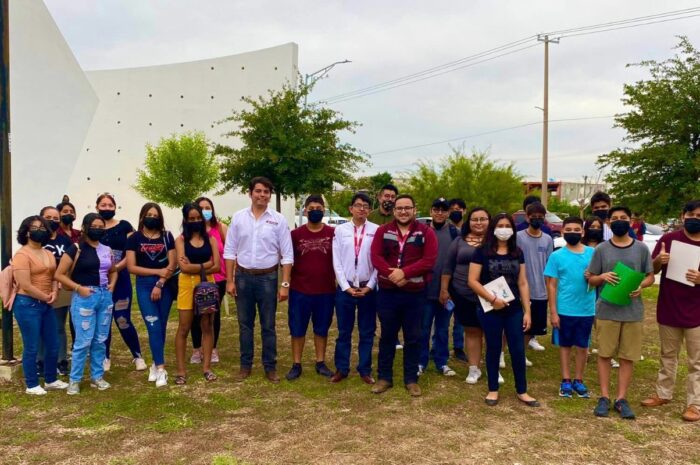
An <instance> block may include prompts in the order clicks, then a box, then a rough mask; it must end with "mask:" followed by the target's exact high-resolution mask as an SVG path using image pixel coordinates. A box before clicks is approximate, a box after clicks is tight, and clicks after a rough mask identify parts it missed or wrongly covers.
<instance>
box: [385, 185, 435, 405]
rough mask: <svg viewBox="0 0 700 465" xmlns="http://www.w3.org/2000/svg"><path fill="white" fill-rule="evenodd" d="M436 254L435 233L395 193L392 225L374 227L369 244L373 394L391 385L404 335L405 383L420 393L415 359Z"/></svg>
mask: <svg viewBox="0 0 700 465" xmlns="http://www.w3.org/2000/svg"><path fill="white" fill-rule="evenodd" d="M437 255H438V244H437V237H436V236H435V232H434V231H433V230H432V229H431V228H430V227H429V226H427V225H425V224H422V223H419V222H417V221H416V203H415V201H414V200H413V197H411V196H410V195H406V194H403V195H399V196H398V197H396V204H395V205H394V221H392V222H390V223H387V224H385V225H382V226H380V227H379V229H377V232H376V233H375V235H374V240H373V241H372V265H374V267H375V268H376V269H377V274H378V276H377V282H378V284H379V291H378V293H377V314H378V315H379V323H380V324H381V328H382V333H381V337H380V338H379V357H378V361H377V365H378V371H379V373H378V374H379V376H378V378H379V380H378V381H377V383H376V384H375V385H374V387H372V392H373V393H375V394H381V393H382V392H385V391H386V390H388V389H389V388H391V387H392V386H393V365H394V356H395V355H396V338H397V336H398V333H399V329H401V330H402V331H403V337H404V345H403V346H404V352H403V371H404V373H403V380H404V384H405V385H406V389H407V390H408V392H409V394H410V395H412V396H414V397H418V396H420V395H421V390H420V387H419V386H418V355H419V352H420V338H421V323H422V320H423V310H424V308H425V305H426V291H425V287H426V283H427V282H428V280H429V279H430V277H431V276H430V273H431V271H432V269H433V265H434V264H435V260H436V259H437Z"/></svg>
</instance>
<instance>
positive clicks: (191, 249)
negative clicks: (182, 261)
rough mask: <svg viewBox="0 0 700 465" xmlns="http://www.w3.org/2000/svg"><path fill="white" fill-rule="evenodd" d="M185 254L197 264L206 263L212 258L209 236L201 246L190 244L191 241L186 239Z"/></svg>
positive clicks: (191, 261)
mask: <svg viewBox="0 0 700 465" xmlns="http://www.w3.org/2000/svg"><path fill="white" fill-rule="evenodd" d="M185 256H186V257H187V259H188V260H189V261H190V263H193V264H195V265H200V264H202V263H206V262H208V261H209V260H211V258H212V250H211V243H210V242H209V238H207V239H205V240H204V245H202V246H201V247H195V246H193V245H192V244H190V241H188V240H187V239H185Z"/></svg>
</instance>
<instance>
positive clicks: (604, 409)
mask: <svg viewBox="0 0 700 465" xmlns="http://www.w3.org/2000/svg"><path fill="white" fill-rule="evenodd" d="M609 410H610V399H608V398H607V397H601V398H599V399H598V405H596V406H595V408H594V409H593V415H595V416H597V417H607V416H608V411H609Z"/></svg>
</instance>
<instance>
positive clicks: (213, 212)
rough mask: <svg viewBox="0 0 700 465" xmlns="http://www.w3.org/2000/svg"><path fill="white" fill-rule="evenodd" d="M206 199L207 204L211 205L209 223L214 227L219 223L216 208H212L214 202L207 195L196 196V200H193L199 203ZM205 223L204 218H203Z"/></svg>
mask: <svg viewBox="0 0 700 465" xmlns="http://www.w3.org/2000/svg"><path fill="white" fill-rule="evenodd" d="M203 200H206V201H207V202H209V206H210V207H211V219H210V220H209V224H210V225H211V227H212V228H215V227H217V226H218V225H219V219H218V218H217V217H216V210H215V209H214V202H212V201H211V199H209V198H207V197H198V198H197V200H195V201H194V203H196V204H197V205H199V202H201V201H203ZM202 219H204V215H202ZM204 222H205V223H206V220H204Z"/></svg>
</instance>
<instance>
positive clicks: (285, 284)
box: [280, 281, 289, 287]
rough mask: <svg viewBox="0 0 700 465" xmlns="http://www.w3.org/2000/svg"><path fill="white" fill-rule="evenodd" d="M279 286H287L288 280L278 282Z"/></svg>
mask: <svg viewBox="0 0 700 465" xmlns="http://www.w3.org/2000/svg"><path fill="white" fill-rule="evenodd" d="M280 286H282V287H289V282H287V281H282V283H280Z"/></svg>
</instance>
